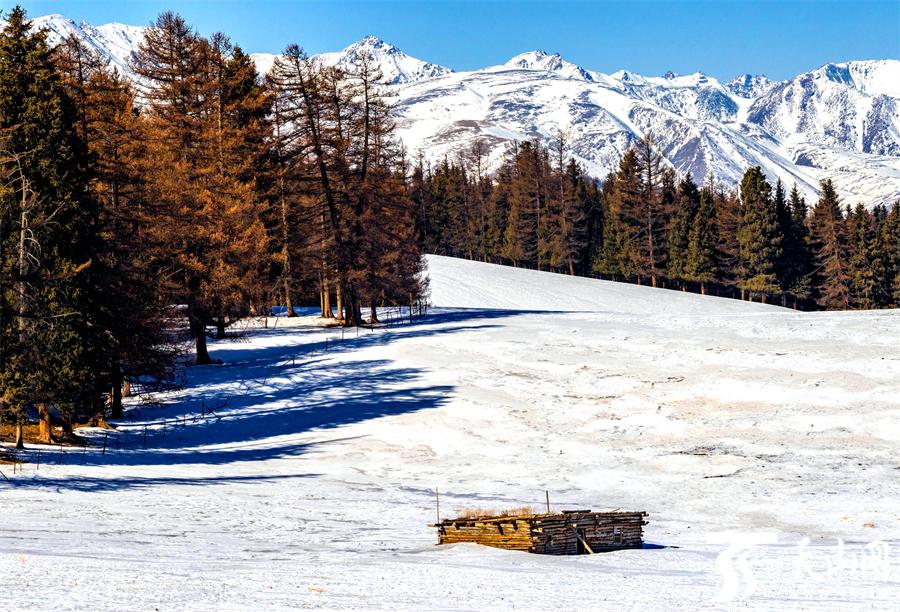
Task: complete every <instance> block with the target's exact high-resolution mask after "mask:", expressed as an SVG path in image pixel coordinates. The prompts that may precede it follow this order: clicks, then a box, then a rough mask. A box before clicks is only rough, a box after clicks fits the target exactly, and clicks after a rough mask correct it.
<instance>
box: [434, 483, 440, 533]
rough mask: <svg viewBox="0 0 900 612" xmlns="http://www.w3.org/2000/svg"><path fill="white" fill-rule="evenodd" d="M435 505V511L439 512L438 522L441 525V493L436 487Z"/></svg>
mask: <svg viewBox="0 0 900 612" xmlns="http://www.w3.org/2000/svg"><path fill="white" fill-rule="evenodd" d="M434 506H435V511H436V512H437V522H438V524H439V525H440V523H441V495H440V493H439V492H438V488H437V487H435V488H434Z"/></svg>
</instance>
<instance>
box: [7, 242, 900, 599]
mask: <svg viewBox="0 0 900 612" xmlns="http://www.w3.org/2000/svg"><path fill="white" fill-rule="evenodd" d="M429 263H430V275H431V279H432V281H431V282H432V295H433V297H432V301H433V302H434V304H435V305H436V308H434V309H432V310H431V311H430V312H429V315H428V317H427V318H426V319H424V320H419V321H417V322H416V323H414V324H412V325H409V324H403V325H399V324H398V325H395V326H392V327H391V329H389V330H375V331H370V330H360V331H359V332H358V334H359V335H358V337H357V331H356V330H352V331H347V332H344V336H345V337H344V339H343V342H342V341H341V331H340V330H336V329H327V328H323V327H321V326H318V325H314V324H313V321H310V320H308V319H301V320H295V321H288V320H286V319H279V320H278V322H277V326H275V327H273V320H272V319H270V320H269V327H268V328H263V327H261V326H248V327H247V328H246V329H245V330H244V335H243V337H242V338H241V339H240V340H228V341H221V342H216V343H213V344H212V347H211V348H212V352H213V355H214V357H217V358H219V359H222V360H223V361H224V363H223V364H222V365H219V366H210V367H204V368H189V369H188V370H187V371H186V372H185V374H184V383H185V387H184V389H183V390H181V391H179V392H174V393H171V394H169V395H165V396H160V397H157V398H156V399H157V400H158V401H159V402H160V404H159V405H141V406H137V407H135V408H134V409H133V410H132V411H131V412H130V413H129V415H128V418H127V419H125V420H124V421H122V422H121V423H120V424H119V429H118V433H113V434H110V436H109V438H108V439H107V448H106V452H105V454H103V452H102V442H103V437H104V433H103V432H102V431H100V430H97V431H93V432H91V433H90V435H91V436H92V437H93V439H94V440H95V441H97V442H98V443H99V444H98V446H95V447H93V448H91V449H90V450H87V451H86V452H84V453H82V451H81V450H77V449H66V450H64V451H63V459H62V464H60V463H59V455H58V451H57V450H53V451H51V450H49V449H44V450H43V452H42V460H41V465H40V468H39V469H38V468H37V465H36V464H35V463H31V464H28V465H26V466H25V469H24V471H23V472H22V473H20V474H16V475H13V474H12V473H11V472H10V469H9V468H10V466H3V467H2V469H3V472H4V473H5V474H6V476H7V477H8V478H9V479H10V481H9V482H7V481H6V480H3V479H2V478H0V509H2V522H0V602H2V604H0V608H8V609H39V610H58V609H84V610H154V609H158V610H181V609H191V610H210V609H229V610H230V609H247V610H249V609H291V608H355V609H360V608H362V609H368V608H380V609H409V608H414V609H440V610H445V609H479V610H487V609H498V608H517V609H524V610H536V609H548V608H556V609H561V610H570V609H608V610H627V609H635V610H647V609H690V610H697V609H718V608H725V609H778V608H791V609H804V610H813V609H831V610H851V609H859V610H869V609H883V610H893V609H896V608H897V603H898V601H900V520H898V519H900V502H898V500H900V484H898V480H900V458H898V449H900V312H897V311H882V312H854V313H796V312H793V311H788V310H783V309H780V308H775V307H771V306H764V305H760V304H747V303H741V302H737V301H732V300H725V299H718V298H714V297H701V296H697V295H692V294H682V293H679V292H672V291H665V290H654V289H650V288H647V287H636V286H632V285H624V284H615V283H609V282H603V281H595V280H586V279H577V278H569V277H565V276H558V275H551V274H548V273H541V272H534V271H527V270H516V269H511V268H503V267H499V266H492V265H488V264H480V263H473V262H464V261H459V260H453V259H449V258H442V257H430V258H429ZM326 340H327V342H328V347H327V351H326V350H325V348H326V347H325V342H326ZM210 409H211V410H212V414H210V413H209V411H210ZM201 412H205V413H206V418H202V419H201V418H199V417H200V413H201ZM145 432H146V434H145ZM145 436H146V438H145ZM145 439H146V442H145ZM145 445H146V448H144V447H145ZM123 447H124V448H123ZM435 487H437V488H439V489H440V492H441V499H440V506H441V514H442V515H443V516H448V515H451V514H453V513H454V512H455V511H456V510H458V509H460V508H462V507H467V506H480V507H485V508H492V507H496V508H504V507H509V506H520V505H523V504H533V505H535V506H538V507H540V506H541V504H542V502H543V500H544V491H545V490H546V491H549V495H550V501H551V504H552V505H553V506H554V507H555V508H557V509H565V508H592V509H595V510H600V509H612V508H623V509H629V510H646V511H648V512H649V513H650V516H649V525H647V527H646V532H645V533H646V540H647V542H648V543H649V544H650V545H652V546H648V547H647V548H645V549H643V550H631V551H622V552H616V553H609V554H603V555H594V556H581V557H564V558H557V557H545V556H538V555H528V554H525V553H516V552H509V551H501V550H494V549H489V548H482V547H478V546H475V545H454V546H446V547H437V546H435V545H434V543H435V539H436V536H435V532H434V530H433V529H431V528H429V527H428V524H429V523H431V522H433V521H434V519H435V514H436V509H435V496H434V489H435ZM728 532H732V533H731V534H730V535H729V533H728ZM753 541H757V542H768V543H767V544H760V545H757V546H749V545H747V546H744V547H743V548H741V546H740V545H741V544H742V543H743V544H748V543H750V542H753ZM729 544H734V545H736V546H733V547H731V548H730V549H729ZM725 550H728V553H727V554H726V555H724V556H723V555H721V553H722V552H723V551H725ZM729 555H731V556H734V557H737V558H738V559H740V558H743V559H744V562H741V561H740V560H738V561H737V562H734V563H732V562H731V561H729V559H728V556H729Z"/></svg>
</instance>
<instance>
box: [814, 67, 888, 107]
mask: <svg viewBox="0 0 900 612" xmlns="http://www.w3.org/2000/svg"><path fill="white" fill-rule="evenodd" d="M801 76H807V77H810V78H812V79H823V80H827V81H831V82H833V83H838V84H840V85H845V86H847V87H851V88H853V89H856V90H858V91H861V92H863V93H865V94H867V95H869V96H881V95H884V96H890V97H892V98H900V60H863V61H852V62H842V63H828V64H825V65H824V66H822V67H821V68H818V69H817V70H813V71H812V72H808V73H807V74H806V75H801Z"/></svg>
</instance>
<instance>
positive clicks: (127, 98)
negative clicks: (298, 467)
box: [0, 8, 426, 446]
mask: <svg viewBox="0 0 900 612" xmlns="http://www.w3.org/2000/svg"><path fill="white" fill-rule="evenodd" d="M132 61H133V69H134V72H135V73H136V74H137V75H138V79H137V82H136V83H130V82H128V81H126V80H125V79H123V78H122V76H121V75H120V74H118V73H117V72H116V71H115V70H114V69H112V68H111V67H110V66H108V65H106V63H105V62H104V61H103V60H102V59H101V58H100V57H99V56H98V55H97V54H96V53H95V52H94V51H93V50H91V49H89V48H86V47H85V46H84V45H82V44H81V43H80V42H79V41H77V40H76V39H69V40H67V41H66V42H65V43H63V44H61V45H59V46H57V47H56V48H52V47H51V46H50V45H49V44H48V43H47V36H46V32H44V31H32V27H31V23H30V22H29V21H28V20H27V18H26V15H25V11H24V10H22V9H21V8H16V9H14V10H12V11H11V12H10V13H9V14H8V16H7V23H6V26H5V27H4V29H3V30H2V32H0V181H2V185H0V281H2V282H0V418H2V419H3V420H4V421H7V422H9V421H12V422H15V423H16V424H17V425H18V427H17V445H18V446H21V444H22V435H23V430H22V425H23V423H24V421H25V419H26V416H27V414H28V412H29V411H31V410H34V411H36V412H37V413H38V414H39V416H40V432H39V438H40V439H41V440H42V441H50V440H51V435H52V433H51V412H54V413H57V414H59V415H60V416H61V420H62V424H63V429H64V432H65V433H66V434H67V435H71V429H72V424H73V423H75V422H79V421H81V420H83V419H88V418H92V417H99V418H102V417H103V416H104V415H111V416H112V417H120V416H121V414H122V389H123V385H126V384H127V383H126V381H128V380H140V379H149V378H164V377H165V376H167V375H168V373H169V372H170V371H171V367H172V363H173V358H174V356H175V354H176V352H177V351H176V347H177V345H178V337H177V334H173V332H177V331H178V330H180V329H181V328H187V329H189V331H190V335H191V337H192V338H193V340H194V341H195V343H196V361H197V363H199V364H205V363H210V362H211V360H210V357H209V354H208V352H207V348H206V337H207V333H208V329H210V328H215V333H216V334H217V335H218V336H220V337H221V336H224V334H225V329H226V328H227V326H228V325H230V324H231V323H232V322H234V321H235V320H237V319H239V318H241V317H245V316H248V315H253V314H263V313H264V312H268V311H269V309H270V308H271V307H272V306H273V305H275V304H287V305H288V306H289V310H288V314H289V315H293V308H292V306H293V304H295V303H298V301H302V302H304V303H314V302H316V301H317V302H318V303H319V305H320V307H321V313H322V315H323V316H326V317H333V318H335V319H336V320H337V321H338V322H340V323H343V324H347V325H354V324H359V323H360V322H362V318H363V308H364V307H366V308H372V309H373V310H372V314H371V317H372V319H375V318H376V313H375V311H374V307H376V306H379V305H384V304H414V303H416V302H418V301H420V300H422V299H423V297H424V293H425V289H426V288H425V287H424V286H423V281H422V280H421V278H420V272H421V270H422V266H423V263H422V261H423V260H422V256H421V249H420V242H419V241H418V240H417V233H416V227H415V215H414V211H415V208H414V206H413V203H412V202H413V200H412V197H411V195H412V194H411V192H410V183H409V181H408V178H407V174H408V171H407V168H406V166H405V162H404V155H403V151H402V149H401V147H400V144H399V141H398V140H397V139H396V138H395V136H394V125H393V123H392V121H391V118H390V116H389V106H388V104H387V102H386V100H385V97H384V95H383V94H382V91H381V89H380V87H379V86H378V85H377V82H378V80H379V78H380V75H379V74H378V73H377V71H376V70H375V69H374V67H373V66H372V65H370V62H369V60H368V58H365V57H363V58H360V60H359V62H358V65H357V66H356V67H355V68H354V69H353V70H351V71H349V72H344V71H341V70H338V69H335V68H325V67H323V66H321V65H319V64H317V63H315V62H312V61H310V60H309V59H308V58H307V57H306V56H305V55H304V53H303V52H302V50H300V49H299V48H298V47H296V46H292V47H289V48H288V49H287V51H286V52H285V54H284V55H283V56H282V57H281V58H279V59H278V61H277V62H276V64H275V69H274V71H273V73H272V75H271V76H270V77H269V78H267V79H262V78H261V76H260V75H259V74H257V72H256V69H255V67H254V64H253V62H252V61H251V59H250V57H249V56H248V55H247V54H245V53H244V52H243V51H242V50H241V49H240V47H238V46H236V45H233V44H232V43H231V42H230V41H229V39H228V38H227V37H226V36H224V35H222V34H214V35H213V36H211V37H209V38H204V37H201V36H199V35H198V34H197V33H196V31H194V30H193V29H192V28H191V27H190V26H188V25H187V24H186V23H185V22H184V20H183V19H182V18H181V17H179V16H178V15H175V14H172V13H164V14H162V15H161V16H160V17H159V18H158V20H157V21H156V23H155V25H154V26H153V27H151V28H150V29H149V31H148V32H147V36H146V39H145V41H144V43H143V44H142V45H141V47H140V49H139V51H138V52H137V53H136V56H135V57H134V58H133V60H132ZM181 321H186V324H182V323H181Z"/></svg>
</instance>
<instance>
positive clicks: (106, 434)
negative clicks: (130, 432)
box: [100, 431, 109, 455]
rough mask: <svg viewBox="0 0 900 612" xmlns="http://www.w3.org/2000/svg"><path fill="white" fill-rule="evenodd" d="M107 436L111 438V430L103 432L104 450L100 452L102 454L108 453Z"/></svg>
mask: <svg viewBox="0 0 900 612" xmlns="http://www.w3.org/2000/svg"><path fill="white" fill-rule="evenodd" d="M107 438H109V432H108V431H104V432H103V452H102V453H100V454H101V455H105V454H106V439H107Z"/></svg>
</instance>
